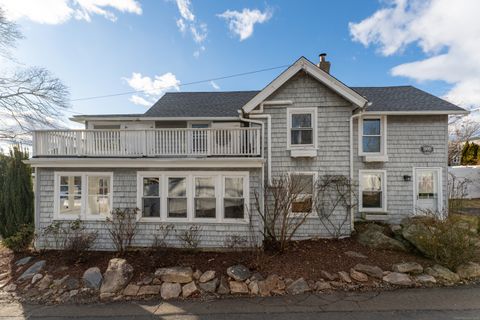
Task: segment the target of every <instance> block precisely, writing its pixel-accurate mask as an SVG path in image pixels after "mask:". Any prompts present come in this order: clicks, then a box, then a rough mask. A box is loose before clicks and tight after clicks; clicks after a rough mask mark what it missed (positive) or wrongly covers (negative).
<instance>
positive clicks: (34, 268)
mask: <svg viewBox="0 0 480 320" xmlns="http://www.w3.org/2000/svg"><path fill="white" fill-rule="evenodd" d="M46 263H47V262H46V261H45V260H40V261H37V262H35V263H34V264H33V265H31V266H30V268H28V269H27V270H25V272H23V273H22V275H21V276H20V277H18V279H17V281H24V280H27V279H31V278H33V276H34V275H35V274H36V273H39V272H40V271H42V270H43V268H44V267H45V264H46Z"/></svg>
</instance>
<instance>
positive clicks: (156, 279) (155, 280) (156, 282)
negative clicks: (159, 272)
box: [152, 278, 162, 284]
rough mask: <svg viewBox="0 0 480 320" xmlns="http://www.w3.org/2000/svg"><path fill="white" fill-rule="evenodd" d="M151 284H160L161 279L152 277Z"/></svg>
mask: <svg viewBox="0 0 480 320" xmlns="http://www.w3.org/2000/svg"><path fill="white" fill-rule="evenodd" d="M152 284H162V280H160V279H158V278H153V281H152Z"/></svg>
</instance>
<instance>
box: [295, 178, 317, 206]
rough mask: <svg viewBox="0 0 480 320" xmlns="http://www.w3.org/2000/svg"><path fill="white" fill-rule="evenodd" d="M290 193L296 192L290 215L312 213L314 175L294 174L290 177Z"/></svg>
mask: <svg viewBox="0 0 480 320" xmlns="http://www.w3.org/2000/svg"><path fill="white" fill-rule="evenodd" d="M290 179H291V181H290V183H291V185H292V191H294V192H298V195H297V197H296V199H295V201H294V202H293V203H292V213H308V212H312V205H313V184H314V180H315V175H314V174H311V173H294V174H291V175H290Z"/></svg>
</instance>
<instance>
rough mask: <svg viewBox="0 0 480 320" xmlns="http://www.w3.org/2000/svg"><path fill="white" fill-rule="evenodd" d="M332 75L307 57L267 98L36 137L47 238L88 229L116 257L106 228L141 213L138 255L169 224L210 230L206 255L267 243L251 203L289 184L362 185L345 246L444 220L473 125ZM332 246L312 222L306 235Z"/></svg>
mask: <svg viewBox="0 0 480 320" xmlns="http://www.w3.org/2000/svg"><path fill="white" fill-rule="evenodd" d="M329 69H330V64H329V62H327V61H325V56H324V55H323V56H321V61H320V62H319V64H318V65H315V64H313V63H312V62H310V61H309V60H307V59H306V58H304V57H301V58H300V59H298V60H297V61H296V62H295V63H293V64H292V65H291V66H290V67H288V68H287V69H286V70H285V71H284V72H282V73H281V74H280V75H279V76H278V77H277V78H276V79H274V80H273V81H272V82H271V83H270V84H268V85H267V86H266V87H265V88H264V89H262V90H261V91H234V92H175V93H167V94H165V95H164V96H163V97H162V98H161V99H160V100H159V101H158V102H157V103H155V104H154V105H153V106H152V107H151V108H150V109H149V110H148V111H147V112H145V113H144V114H111V115H81V116H75V117H73V120H75V121H77V122H81V123H84V125H85V129H82V130H41V131H35V132H34V133H33V139H34V147H33V157H32V159H31V160H30V161H29V163H30V164H31V165H32V166H34V167H35V169H36V177H35V178H36V180H37V181H36V184H35V185H36V190H35V191H36V192H35V194H36V203H35V222H36V228H37V230H38V231H41V230H43V229H44V228H45V227H46V226H48V225H49V224H51V223H52V222H53V221H57V220H61V221H63V220H66V221H68V220H72V219H77V218H79V217H80V218H81V219H82V220H84V221H85V225H86V226H87V228H89V229H95V230H98V232H99V241H98V243H97V246H98V248H99V249H111V248H112V243H111V242H110V240H109V237H108V235H107V232H106V230H105V225H104V221H105V219H106V217H107V216H108V215H109V213H110V212H111V210H112V209H113V208H134V207H137V208H139V209H140V213H139V216H138V234H137V236H136V237H135V245H136V246H149V245H151V243H152V241H153V239H154V234H155V230H157V229H158V228H160V226H162V225H166V224H172V225H174V226H175V228H176V229H177V230H185V229H187V228H189V227H190V226H192V225H196V226H200V227H201V235H200V236H201V243H200V246H202V247H207V248H213V247H223V246H225V245H226V240H227V238H228V237H231V236H233V235H238V236H247V235H248V234H249V233H251V232H254V233H256V234H257V235H260V228H262V224H261V219H259V216H258V213H257V212H256V210H255V208H254V206H253V199H254V194H255V192H261V190H262V189H263V186H264V185H265V184H268V183H269V181H270V180H271V179H273V178H275V177H277V176H279V175H283V174H285V173H287V174H290V175H291V176H295V177H297V178H299V179H303V180H304V181H306V182H311V181H314V180H315V179H316V177H317V176H318V175H343V176H347V177H350V178H352V179H353V180H355V181H358V191H357V193H358V196H359V204H358V206H357V207H356V208H355V209H354V210H353V212H352V213H351V219H349V221H348V223H346V224H345V225H344V226H343V230H342V233H343V234H345V235H348V234H350V232H351V230H352V228H353V223H354V219H359V218H362V219H370V220H383V221H387V222H392V223H393V222H398V221H399V220H401V219H402V218H403V217H406V216H408V215H410V214H412V213H414V212H416V211H417V210H419V209H422V210H423V209H431V210H438V211H440V210H444V209H445V208H446V207H447V201H448V199H447V190H446V189H447V186H446V184H447V139H448V136H447V135H448V133H447V122H448V116H449V115H451V114H465V113H467V112H466V111H465V110H464V109H461V108H459V107H457V106H455V105H453V104H451V103H449V102H446V101H444V100H442V99H440V98H438V97H435V96H433V95H431V94H429V93H427V92H424V91H422V90H419V89H417V88H415V87H412V86H398V87H349V86H347V85H345V84H344V83H342V82H341V81H339V80H337V79H336V78H334V77H333V76H332V75H330V74H329ZM310 186H311V187H310V189H309V188H307V189H306V190H305V191H304V192H305V198H308V197H309V196H311V194H313V192H314V191H313V190H312V189H313V188H315V186H314V184H313V183H310ZM300 207H302V208H305V206H300ZM309 210H314V208H313V207H310V209H309ZM292 211H293V210H292ZM292 214H295V212H292ZM328 236H329V234H328V232H326V230H325V228H324V227H323V225H322V224H321V223H320V222H319V218H318V216H317V215H316V214H314V213H313V214H311V215H310V216H309V218H308V219H307V221H306V223H305V224H303V225H302V226H301V227H300V228H299V229H298V230H297V232H296V238H298V239H306V238H311V237H328ZM44 240H45V239H42V237H40V238H39V240H38V241H39V242H40V243H42V242H43V243H44ZM167 242H168V244H169V245H171V246H179V245H180V244H179V240H178V238H176V237H175V236H174V235H172V236H170V237H169V238H168V239H167Z"/></svg>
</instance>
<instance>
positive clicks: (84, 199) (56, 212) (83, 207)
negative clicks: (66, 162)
mask: <svg viewBox="0 0 480 320" xmlns="http://www.w3.org/2000/svg"><path fill="white" fill-rule="evenodd" d="M62 176H80V177H81V179H82V181H81V193H80V197H81V204H80V214H79V215H75V216H74V215H64V214H61V213H60V202H59V200H60V177H62ZM89 177H109V178H110V184H109V204H110V210H112V209H113V172H96V171H89V172H85V171H80V172H79V171H55V172H54V183H53V185H54V191H53V195H54V199H53V219H54V220H76V219H78V218H80V219H81V220H82V221H104V220H105V219H106V218H107V216H108V214H107V215H102V214H97V215H95V214H93V215H92V214H87V206H88V178H89Z"/></svg>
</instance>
